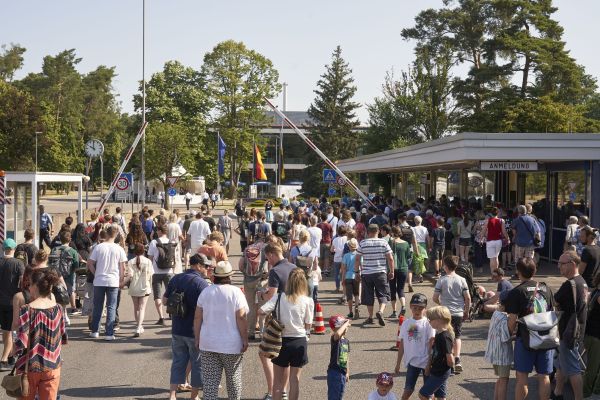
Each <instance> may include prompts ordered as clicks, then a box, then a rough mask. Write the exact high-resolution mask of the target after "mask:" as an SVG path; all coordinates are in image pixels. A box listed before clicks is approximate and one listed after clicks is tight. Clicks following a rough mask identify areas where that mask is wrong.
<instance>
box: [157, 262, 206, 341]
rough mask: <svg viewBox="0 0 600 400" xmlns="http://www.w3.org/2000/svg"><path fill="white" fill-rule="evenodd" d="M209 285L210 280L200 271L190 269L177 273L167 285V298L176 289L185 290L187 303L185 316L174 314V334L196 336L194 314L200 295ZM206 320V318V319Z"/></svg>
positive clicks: (184, 298)
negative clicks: (207, 280)
mask: <svg viewBox="0 0 600 400" xmlns="http://www.w3.org/2000/svg"><path fill="white" fill-rule="evenodd" d="M207 287H208V282H206V279H204V277H203V276H202V275H201V274H200V272H198V271H195V270H192V269H188V270H186V271H185V272H184V273H182V274H177V275H175V276H174V277H173V278H172V279H171V280H170V281H169V284H168V285H167V290H165V296H164V297H166V298H167V299H168V298H169V296H171V294H172V293H173V292H175V291H179V292H180V291H183V301H184V303H185V316H184V317H183V318H181V317H178V316H176V315H173V316H172V320H173V324H172V330H171V333H172V334H173V335H178V336H185V337H190V338H193V337H194V314H195V312H196V304H197V302H198V296H200V293H202V291H203V290H204V289H206V288H207ZM204 321H206V319H204Z"/></svg>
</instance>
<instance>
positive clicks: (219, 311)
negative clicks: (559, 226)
mask: <svg viewBox="0 0 600 400" xmlns="http://www.w3.org/2000/svg"><path fill="white" fill-rule="evenodd" d="M278 203H279V204H277V202H273V201H267V202H266V204H265V206H264V210H263V209H256V208H251V209H247V208H246V207H244V205H243V202H242V201H241V200H240V201H238V202H237V203H236V205H235V216H234V218H236V219H237V223H234V221H233V219H232V215H231V214H230V213H229V212H228V210H224V212H223V215H221V216H219V217H218V218H217V217H214V216H213V215H212V207H211V206H210V205H208V204H202V205H201V206H200V208H199V210H188V211H187V212H185V213H182V214H181V215H180V212H179V211H178V210H174V211H173V212H171V213H169V212H167V211H165V210H164V209H160V210H159V211H158V213H157V214H156V215H155V214H154V212H153V210H151V209H149V208H148V207H145V208H144V209H142V210H141V211H140V212H139V213H134V214H133V215H131V217H130V218H129V221H127V219H126V218H125V216H124V215H123V213H122V210H121V209H120V208H119V207H117V208H115V210H114V214H112V215H111V212H110V209H108V208H107V209H105V210H102V212H101V215H98V214H95V213H94V214H92V215H91V217H90V219H89V220H88V221H87V222H86V223H80V224H76V225H75V226H74V227H73V226H72V224H73V220H72V219H70V220H69V219H67V220H66V221H65V224H63V225H62V226H61V227H60V230H59V231H58V232H57V234H56V236H55V237H54V238H53V237H52V236H53V235H54V226H53V223H52V218H51V216H50V215H49V214H47V213H45V212H44V210H43V208H42V206H40V218H41V222H42V223H40V229H41V231H40V243H39V245H40V247H39V249H38V248H37V247H36V245H35V244H34V243H33V237H34V235H33V232H32V231H31V230H26V231H25V235H24V242H23V243H21V244H19V245H18V246H17V244H16V242H15V241H14V240H12V239H6V240H5V241H4V242H3V244H2V246H3V249H4V257H3V258H1V259H0V311H1V312H0V317H1V318H0V325H1V326H0V328H1V329H2V339H3V344H4V349H3V353H2V359H1V360H0V370H2V371H9V370H12V369H13V368H15V370H16V371H17V372H21V373H23V372H25V371H27V372H26V373H27V374H28V376H30V378H29V385H30V388H31V391H30V395H29V397H23V398H28V399H29V398H31V399H33V398H34V397H35V396H36V395H37V396H38V398H39V399H40V400H45V399H55V398H56V396H57V393H58V387H59V382H60V365H61V360H60V349H61V346H62V345H64V344H65V343H67V334H66V332H67V330H68V328H67V327H68V325H69V323H70V321H69V317H70V316H71V317H72V316H74V315H83V316H86V317H87V318H88V327H89V329H90V334H89V336H90V338H91V339H99V338H100V334H101V333H102V330H104V332H103V333H104V336H103V338H104V340H106V341H113V340H115V339H116V336H115V332H116V331H118V330H119V329H120V324H119V322H120V320H119V312H118V310H119V305H120V302H121V293H122V290H124V289H127V293H128V294H129V295H130V297H131V299H132V303H133V309H134V318H135V329H134V331H133V332H132V334H133V335H134V336H135V337H141V336H143V335H144V324H147V322H146V321H145V309H146V306H147V301H148V298H149V297H150V295H152V298H153V300H154V306H155V307H156V310H157V313H158V320H157V321H156V322H155V324H157V325H164V326H166V325H167V320H168V318H170V319H171V340H172V346H171V348H172V364H171V373H170V399H171V400H174V399H176V395H177V392H180V391H189V392H190V396H191V398H192V399H196V398H198V396H199V392H200V391H202V393H203V398H204V399H206V400H212V399H217V394H218V391H219V384H220V381H221V376H222V375H223V373H224V374H225V380H226V389H227V393H228V397H229V398H230V399H240V398H241V397H242V392H243V388H242V367H243V360H244V357H245V353H246V352H247V349H248V346H249V343H250V342H252V341H257V342H260V346H259V348H260V351H259V354H258V357H259V360H260V363H261V365H262V369H263V373H264V377H265V395H264V399H265V400H270V399H277V400H280V399H293V400H296V399H299V398H301V397H302V396H301V395H300V389H301V385H300V380H301V372H302V368H303V367H304V366H305V365H306V364H307V363H308V344H309V341H310V336H311V331H312V329H313V326H312V324H313V319H314V316H315V314H316V312H317V308H318V307H320V306H318V303H319V282H321V281H322V279H323V277H330V278H331V279H332V281H333V282H334V283H335V292H336V293H338V296H339V300H338V302H339V304H345V305H347V307H348V313H347V315H334V316H332V317H331V318H330V319H329V326H330V329H331V332H332V336H331V340H330V345H331V357H330V362H329V365H328V368H327V385H328V398H329V399H341V398H342V397H343V396H344V391H345V386H346V383H347V381H348V377H349V348H350V342H349V339H348V336H347V333H348V330H349V329H350V327H351V323H352V321H353V320H357V319H359V318H360V314H361V313H362V312H365V311H361V308H363V306H365V307H364V308H366V312H365V313H364V314H363V316H364V317H363V318H364V322H363V325H374V324H379V325H380V326H385V325H386V319H388V318H394V319H395V318H400V319H401V320H402V321H404V322H403V323H402V325H401V329H400V332H399V335H398V345H397V346H396V350H397V351H398V353H397V362H396V368H395V371H394V373H395V374H398V373H399V372H400V371H401V369H402V366H404V368H405V369H406V379H405V385H404V390H403V392H402V395H401V398H402V399H409V398H411V396H412V395H413V393H414V391H415V390H416V387H417V383H418V379H419V376H423V377H424V379H423V384H422V386H421V387H420V389H419V390H418V397H419V398H420V399H430V398H436V399H445V398H447V397H448V389H447V381H448V379H450V377H451V376H455V375H459V374H461V373H462V372H463V367H462V364H461V348H462V340H461V334H462V324H463V321H465V320H468V319H470V318H472V317H473V313H474V312H481V313H487V314H488V316H490V317H491V323H490V328H489V334H488V339H487V342H488V343H487V348H486V352H485V359H486V360H487V361H488V362H490V363H491V364H492V365H493V367H494V373H495V374H496V375H497V377H498V379H497V382H496V386H495V392H494V399H498V400H500V399H506V396H507V387H508V382H509V378H510V375H511V369H512V368H514V369H515V370H516V389H515V398H516V399H524V398H526V397H527V394H528V381H527V378H528V374H530V373H531V372H532V371H533V368H535V370H536V373H537V377H538V382H539V387H538V394H539V398H540V399H549V398H554V399H560V398H562V392H563V388H564V384H565V382H566V381H569V383H570V385H571V387H572V389H573V391H574V393H575V396H576V397H575V398H576V399H583V398H584V396H585V397H589V396H591V395H600V361H598V360H600V357H597V355H599V354H600V322H599V321H600V319H599V318H598V317H599V316H600V315H599V312H600V311H599V310H600V308H599V307H598V305H597V304H598V303H599V302H600V289H599V287H600V285H599V283H600V273H599V266H600V249H599V248H598V246H597V239H596V231H595V230H594V229H593V228H591V227H590V226H589V224H588V221H587V219H586V217H585V216H582V215H579V216H570V218H569V220H568V221H566V230H567V236H566V239H565V244H564V250H565V252H564V254H563V255H562V256H561V257H560V259H559V262H558V264H559V271H560V274H561V275H562V276H563V277H564V278H566V281H565V282H564V283H563V284H562V286H561V287H560V288H559V289H558V291H556V293H553V291H552V290H551V288H550V287H548V286H546V285H545V284H544V283H543V282H539V281H537V280H535V279H534V278H535V274H536V271H537V266H538V262H539V254H538V253H539V249H541V248H543V246H544V243H545V234H546V226H545V223H544V221H543V218H541V216H538V215H535V213H533V212H532V210H533V209H534V207H532V206H531V205H522V206H518V207H516V208H515V210H514V212H512V211H507V210H505V209H503V208H502V207H498V205H493V204H489V205H488V206H487V207H484V206H483V205H482V204H480V203H472V202H468V201H461V200H460V199H457V198H455V199H453V200H452V201H450V200H449V199H448V198H446V197H445V196H442V198H440V199H435V198H432V199H429V200H428V201H425V200H424V199H419V200H418V201H416V202H414V203H412V204H410V205H404V204H403V203H402V202H401V201H399V200H398V199H396V198H389V199H383V198H381V197H379V196H375V197H374V198H373V199H372V204H368V205H367V204H364V203H362V202H360V201H358V200H353V199H348V198H344V199H340V200H336V201H334V202H331V203H330V202H329V201H328V200H327V199H326V198H321V199H313V200H311V201H308V202H305V201H301V200H297V199H295V198H294V199H287V198H285V197H283V198H282V199H281V200H280V201H279V202H278ZM276 204H277V205H276ZM276 208H278V209H276ZM567 222H568V223H567ZM42 233H43V236H42ZM233 233H236V234H237V236H239V240H240V247H241V250H242V256H241V258H240V260H239V263H238V265H237V266H236V267H237V268H236V269H237V270H239V271H240V272H241V275H242V277H243V278H242V279H243V281H242V286H241V287H238V286H236V285H234V284H232V276H233V275H234V273H235V272H236V271H234V267H233V266H232V265H231V263H230V262H229V254H228V253H229V246H230V242H231V240H232V239H233ZM44 245H46V248H44ZM471 260H473V264H474V270H475V272H476V273H479V274H487V272H485V273H484V272H483V267H484V265H485V264H486V263H489V267H490V270H489V274H490V275H489V276H490V278H491V279H492V281H493V282H495V283H497V285H498V287H497V290H496V291H491V290H490V291H486V290H485V289H484V288H482V287H478V286H477V285H474V284H473V282H472V279H471V280H469V279H467V277H465V276H464V274H463V273H462V271H465V270H467V271H470V270H471V263H470V262H471ZM511 269H514V274H513V276H512V278H513V279H518V283H517V285H516V286H515V287H514V288H513V285H512V284H511V282H510V279H507V278H509V277H507V276H505V274H506V272H507V271H509V270H511ZM427 271H429V273H430V275H431V278H432V279H434V280H435V282H436V283H435V288H434V294H433V296H432V298H431V301H433V302H434V303H436V306H434V307H430V308H427V307H428V302H429V299H428V298H427V296H425V295H424V294H422V293H415V287H414V286H415V285H416V284H417V283H418V282H423V275H424V274H425V273H426V272H427ZM471 278H472V276H471ZM405 292H408V293H413V294H412V295H411V298H410V301H409V302H408V307H409V309H410V318H408V317H407V301H406V293H405ZM477 299H481V301H476V300H477ZM375 300H377V302H376V301H375ZM389 302H391V308H392V311H391V313H390V314H387V315H386V314H385V310H386V307H387V305H388V303H389ZM532 314H535V316H537V318H538V319H539V320H538V321H537V322H538V323H542V325H543V323H547V322H548V321H550V323H554V325H552V326H550V329H547V331H548V332H546V331H544V333H543V334H540V333H539V330H538V331H536V330H535V327H534V326H533V325H531V324H528V318H527V317H528V316H530V315H532ZM104 315H105V324H104V325H103V326H102V324H101V321H102V318H103V316H104ZM559 316H560V318H559ZM540 321H541V322H540ZM556 321H558V322H556ZM555 325H556V329H553V328H554V326H555ZM277 327H279V328H280V329H276V328H277ZM12 332H16V334H15V335H14V344H13V334H12ZM536 335H537V336H536ZM540 337H541V338H540ZM538 342H542V344H540V343H538ZM30 343H35V344H36V346H35V347H34V348H32V347H31V346H30ZM584 361H587V363H586V365H585V367H584ZM26 368H27V369H26ZM554 373H555V375H554ZM551 376H553V377H554V379H555V385H554V389H552V390H551V379H550V377H551ZM376 386H377V388H376V390H374V391H373V393H371V394H370V395H369V399H370V400H371V399H374V400H377V399H384V400H385V399H396V395H395V393H394V392H393V391H392V386H393V373H382V374H380V375H379V376H378V377H377V381H376Z"/></svg>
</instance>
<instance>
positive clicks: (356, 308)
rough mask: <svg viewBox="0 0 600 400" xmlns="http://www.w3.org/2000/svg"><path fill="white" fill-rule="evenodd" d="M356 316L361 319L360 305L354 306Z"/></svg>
mask: <svg viewBox="0 0 600 400" xmlns="http://www.w3.org/2000/svg"><path fill="white" fill-rule="evenodd" d="M354 318H355V319H359V318H360V313H359V312H358V306H354Z"/></svg>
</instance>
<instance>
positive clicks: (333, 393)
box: [327, 368, 346, 400]
mask: <svg viewBox="0 0 600 400" xmlns="http://www.w3.org/2000/svg"><path fill="white" fill-rule="evenodd" d="M345 388H346V374H345V373H344V372H342V371H340V370H339V369H335V368H329V369H328V370H327V400H342V398H343V397H344V389H345Z"/></svg>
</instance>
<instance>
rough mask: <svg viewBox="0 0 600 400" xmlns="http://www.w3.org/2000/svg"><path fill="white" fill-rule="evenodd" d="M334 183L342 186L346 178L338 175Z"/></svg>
mask: <svg viewBox="0 0 600 400" xmlns="http://www.w3.org/2000/svg"><path fill="white" fill-rule="evenodd" d="M335 183H337V184H338V185H340V186H344V185H345V184H346V180H345V179H344V178H342V177H341V176H339V175H338V177H337V178H336V179H335Z"/></svg>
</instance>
